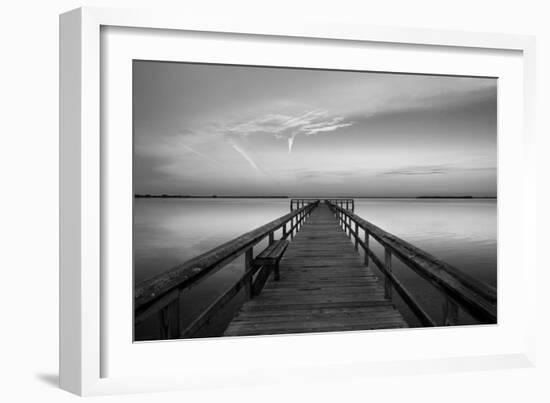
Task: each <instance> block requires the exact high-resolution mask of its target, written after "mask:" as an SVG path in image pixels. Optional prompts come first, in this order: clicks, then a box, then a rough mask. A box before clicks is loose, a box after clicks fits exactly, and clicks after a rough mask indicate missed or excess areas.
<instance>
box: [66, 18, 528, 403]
mask: <svg viewBox="0 0 550 403" xmlns="http://www.w3.org/2000/svg"><path fill="white" fill-rule="evenodd" d="M108 27H117V28H116V29H117V30H124V29H128V30H130V31H131V30H136V29H146V30H156V31H154V32H157V33H158V32H160V33H162V32H165V33H167V32H171V33H174V32H176V33H177V32H181V33H185V32H192V33H193V35H194V36H195V37H198V38H200V37H201V35H206V34H207V33H218V35H217V38H218V39H219V38H222V40H223V36H224V35H225V36H227V38H228V40H229V38H230V37H235V36H239V37H240V36H246V37H248V38H251V37H252V38H253V39H254V40H259V41H261V40H264V39H269V40H271V41H275V42H276V41H278V40H281V41H282V42H284V41H285V40H287V39H288V40H296V41H304V43H305V45H306V46H307V45H308V44H311V41H317V40H318V41H325V42H326V41H328V42H330V43H328V42H327V44H328V45H327V46H332V47H334V48H335V49H337V48H338V47H339V46H340V47H341V46H344V45H345V44H359V45H361V44H369V43H371V44H372V43H377V44H388V45H400V46H416V47H421V48H422V49H428V50H429V49H432V48H433V49H436V50H437V49H439V50H445V51H450V52H451V53H452V52H454V53H456V55H455V56H453V57H455V58H456V60H460V58H461V57H466V56H463V55H462V53H461V52H462V51H463V50H464V52H466V53H468V52H470V53H472V54H479V55H483V54H484V53H487V52H488V53H490V52H496V53H498V52H504V53H505V52H513V53H514V55H515V56H514V61H511V62H510V63H511V64H510V66H516V67H517V69H516V68H515V67H511V69H510V70H509V73H505V74H510V77H512V76H514V80H516V81H517V82H518V83H519V82H521V86H516V87H514V88H515V90H514V91H519V95H520V96H521V95H522V96H521V97H520V100H519V101H517V99H516V100H515V101H514V102H516V104H512V103H510V104H509V105H510V106H509V108H510V109H508V110H512V109H511V108H512V107H514V108H516V107H517V106H518V105H517V103H518V102H519V103H520V104H521V110H520V111H519V110H518V111H517V114H515V115H517V116H515V117H514V119H516V120H514V121H507V123H506V127H504V129H506V128H507V127H510V128H513V127H515V128H519V132H518V133H516V134H513V133H512V132H510V136H511V137H512V138H511V140H510V143H508V142H506V141H504V142H503V143H504V145H502V144H501V145H499V147H501V146H502V147H506V149H507V150H512V149H513V148H514V147H516V146H519V147H521V150H522V151H521V152H522V153H523V157H524V158H523V160H522V169H520V170H518V171H517V173H516V174H514V175H515V177H514V178H510V183H511V184H513V185H514V187H515V189H516V190H515V191H516V194H517V196H514V200H513V201H510V204H509V207H506V208H505V211H507V212H508V213H509V214H511V213H512V212H518V213H520V214H521V216H520V217H521V219H519V218H517V219H516V220H515V221H514V222H513V223H511V224H510V225H511V226H512V225H513V226H514V228H517V230H518V233H516V234H514V236H515V238H516V240H517V239H521V242H518V243H519V244H520V246H518V248H517V249H516V251H515V252H509V251H502V250H499V261H501V260H502V259H501V258H502V257H503V256H504V255H503V253H506V254H511V253H514V255H513V256H512V255H510V256H508V255H506V256H504V257H506V258H507V260H510V261H513V262H519V263H520V266H521V273H522V275H521V279H522V285H523V286H522V287H521V289H520V291H518V293H520V294H521V297H522V298H521V299H522V302H521V306H520V307H519V308H521V309H522V311H523V312H524V313H525V312H526V313H527V314H525V315H524V317H523V318H522V320H521V321H515V320H513V319H514V318H517V313H510V316H509V320H508V317H507V316H506V315H507V314H508V313H507V310H508V309H509V308H507V305H506V304H502V302H503V301H502V299H501V298H506V295H507V294H506V292H504V294H502V293H501V291H502V290H503V289H504V291H506V284H504V285H503V286H501V284H500V277H499V326H496V327H485V328H484V327H480V328H478V329H477V330H472V329H471V328H470V329H465V328H462V329H460V328H456V329H445V332H446V333H442V332H441V331H440V330H438V329H435V330H430V331H426V330H423V329H417V330H415V331H414V332H415V333H409V334H408V335H407V336H406V337H407V339H408V340H407V342H415V341H420V342H421V340H422V339H426V340H430V342H429V343H430V344H431V343H436V344H437V340H438V339H445V338H447V340H457V339H463V340H465V343H466V344H467V345H466V347H465V348H464V349H462V350H461V349H455V350H453V351H449V354H446V353H445V350H444V346H440V347H441V348H440V349H434V352H433V354H428V353H426V352H425V351H424V352H422V351H421V352H420V353H419V354H417V355H415V356H413V355H409V356H406V355H403V353H404V352H403V351H400V350H399V349H396V351H395V354H394V355H393V356H388V358H387V359H384V358H381V357H374V358H373V359H367V358H366V357H365V356H364V355H362V354H361V353H357V354H356V355H355V356H354V355H352V353H353V352H352V351H340V352H338V354H329V355H328V356H325V357H322V358H320V359H313V357H314V355H313V354H314V350H311V351H309V352H308V350H307V346H308V345H313V346H315V348H319V347H320V346H321V345H324V346H325V347H327V350H329V351H333V350H334V346H336V345H340V344H341V343H342V341H344V340H345V343H346V344H349V345H355V346H357V345H360V343H362V341H364V340H367V339H368V341H369V342H372V341H375V340H376V342H377V343H385V342H384V341H380V340H381V337H382V336H383V337H384V339H388V340H390V339H391V341H388V342H387V343H388V345H389V344H390V343H391V342H392V341H395V340H398V338H399V337H401V336H399V335H400V333H399V332H386V333H380V332H378V333H377V332H374V333H365V332H353V333H347V334H335V335H325V336H323V338H319V336H314V335H299V336H296V335H295V336H278V337H275V338H267V339H266V338H248V339H247V342H246V346H244V345H243V342H242V340H237V339H227V340H223V342H222V341H221V340H219V339H218V340H210V341H208V340H206V341H192V343H193V350H194V351H198V352H199V353H200V350H201V348H202V347H201V346H202V344H201V343H210V344H207V346H208V348H210V349H212V348H213V346H216V347H215V352H216V354H215V355H216V356H215V357H213V358H211V359H210V360H206V361H205V363H201V365H200V368H199V359H200V358H199V355H198V354H196V355H191V351H188V352H186V353H185V354H189V355H186V360H185V361H184V360H180V361H179V362H178V363H176V364H174V362H170V363H168V362H165V363H166V364H167V365H166V367H167V370H166V371H165V372H162V373H158V374H157V375H153V374H150V373H148V372H147V371H139V368H138V370H137V371H136V372H132V371H130V368H125V367H123V366H119V367H117V370H111V369H110V368H109V366H108V365H107V364H106V362H108V361H109V360H113V358H112V357H111V356H113V357H114V355H115V354H113V351H122V350H124V351H126V353H125V354H128V355H126V356H122V355H120V354H119V356H118V358H117V359H119V360H127V361H128V362H130V363H132V362H133V361H132V357H131V356H130V354H131V355H133V354H144V355H143V357H145V358H146V359H147V360H152V359H155V360H157V361H156V363H157V364H158V362H162V360H165V361H166V360H167V358H166V354H178V353H175V351H176V349H180V350H181V347H182V346H183V347H184V345H183V344H182V343H179V342H170V343H166V342H165V343H156V344H157V346H153V344H155V343H147V344H145V345H144V344H142V345H141V346H142V347H139V350H140V351H135V349H134V351H135V352H132V348H133V347H135V346H133V345H132V343H131V340H127V342H128V343H129V345H128V346H126V347H128V349H125V348H126V347H124V346H122V345H116V344H113V343H115V342H116V341H113V340H111V336H110V335H109V334H111V335H112V333H113V332H117V330H114V329H113V326H112V323H113V322H112V321H110V320H109V319H107V318H108V317H109V315H112V313H111V312H112V311H111V308H112V305H110V304H111V302H108V301H112V298H111V299H109V298H108V296H109V293H110V292H112V289H113V287H114V286H112V285H110V291H109V290H108V289H107V288H109V287H106V286H105V281H106V279H111V277H109V275H108V274H109V273H105V271H102V268H103V270H105V267H106V266H108V264H107V263H108V262H106V260H105V259H106V257H105V256H106V254H105V251H106V250H107V249H108V248H106V244H105V243H104V242H106V241H105V237H104V232H103V231H104V230H103V229H102V228H103V227H105V226H108V225H107V224H106V223H105V220H108V219H109V216H107V217H106V216H105V214H104V212H103V213H102V208H104V206H105V203H109V200H108V199H109V198H108V197H106V196H105V194H106V193H108V190H109V187H108V185H107V182H108V176H109V175H110V174H112V172H111V171H109V169H106V165H105V163H106V160H108V156H106V152H105V147H106V146H108V147H111V145H112V144H111V143H109V141H105V139H102V135H101V133H102V132H103V131H105V130H108V129H109V128H108V127H107V126H108V124H106V125H107V126H104V122H103V121H102V120H101V119H102V118H103V119H104V118H105V115H106V113H105V112H109V111H105V110H102V107H103V105H102V101H103V100H104V98H103V96H104V95H102V94H107V93H109V91H111V92H114V93H115V98H116V94H117V91H122V90H121V89H120V88H119V89H114V90H111V88H110V87H108V88H106V87H105V86H110V84H109V81H107V83H105V82H104V81H102V72H103V70H102V68H103V67H104V64H105V61H104V60H102V57H104V56H105V55H109V53H108V52H107V53H105V52H104V49H102V47H105V45H106V43H105V42H104V40H105V38H102V31H105V29H107V30H108V29H109V28H108ZM136 32H137V31H136ZM147 32H148V33H150V32H153V31H147ZM128 35H129V36H132V35H133V34H132V32H124V33H123V36H128ZM145 35H147V33H145ZM161 36H162V34H161V35H160V36H158V37H156V38H155V37H153V38H152V39H151V38H149V39H147V41H146V42H147V46H149V47H150V46H154V43H155V41H158V42H159V43H160V41H162V40H163V39H162V38H161ZM172 36H173V35H172ZM175 36H176V38H171V39H170V40H178V38H177V34H176V35H175ZM281 38H282V39H281ZM325 42H323V43H325ZM120 43H121V42H119V43H118V44H119V45H120ZM112 44H113V46H116V45H117V43H116V40H115V41H113V42H109V46H111V45H112ZM147 46H144V47H145V48H146V47H147ZM191 46H192V45H191ZM283 46H284V45H283ZM165 47H166V46H164V47H163V46H159V48H162V49H164V48H165ZM60 49H61V53H60V99H61V100H60V384H61V387H62V388H63V389H66V390H68V391H71V392H73V393H76V394H80V395H96V394H112V393H135V392H140V391H159V390H175V389H186V388H197V387H211V386H222V385H227V384H230V383H231V384H232V385H233V386H235V385H240V386H244V385H251V384H255V383H262V382H267V383H269V382H273V381H274V380H276V381H277V382H280V381H291V380H292V379H293V378H295V377H297V376H299V377H300V379H305V378H307V379H310V380H314V381H320V380H324V379H329V378H330V379H334V378H338V377H345V376H347V375H346V374H353V376H355V377H356V376H368V375H369V374H374V373H377V374H380V373H389V374H394V373H401V374H403V373H404V374H409V373H418V372H419V371H420V372H426V371H428V372H436V371H449V370H450V371H454V370H474V369H481V368H485V369H486V368H511V367H516V368H517V367H527V366H532V365H533V363H534V357H535V354H534V351H535V350H534V348H535V346H534V338H535V334H534V332H535V318H534V312H535V281H536V267H537V265H536V262H535V253H533V251H532V248H534V246H533V243H530V242H528V240H527V235H526V234H528V233H530V232H533V231H534V228H535V223H536V216H535V209H534V207H533V205H534V196H533V195H534V186H535V185H534V181H532V180H531V179H530V178H532V176H533V173H534V172H535V164H534V159H531V158H529V155H531V153H532V150H533V136H534V134H533V126H532V125H533V113H534V90H535V74H534V66H535V64H534V57H535V55H534V52H535V51H534V49H535V46H534V39H533V38H532V37H529V36H521V35H504V34H487V33H467V32H456V31H443V30H437V31H429V30H417V29H408V28H381V27H369V26H354V25H342V24H333V23H326V22H304V23H303V24H300V25H297V24H293V23H285V22H281V21H270V20H269V18H268V17H266V18H265V19H261V20H258V19H257V20H254V21H248V20H246V18H244V17H243V18H242V19H231V20H213V19H200V18H196V16H193V15H177V16H175V15H171V14H169V13H159V12H150V11H144V10H114V9H103V8H81V9H77V10H73V11H70V12H68V13H65V14H63V15H61V17H60ZM422 51H424V50H422ZM167 54H168V53H167ZM125 57H132V55H131V54H130V53H128V54H127V55H126V56H125ZM196 57H200V55H198V56H196ZM257 57H259V56H257ZM426 57H427V58H429V57H432V56H429V55H428V56H426ZM472 57H475V55H474V56H472ZM247 60H248V59H247ZM472 60H473V59H472ZM123 62H124V61H122V63H123ZM319 63H323V61H322V60H321V61H320V62H319ZM331 67H334V66H331ZM519 67H521V68H519ZM435 68H436V67H434V69H435ZM442 68H443V67H442ZM472 71H473V70H472ZM442 72H443V71H442ZM511 81H512V80H510V82H511ZM505 94H508V95H505V96H506V97H507V98H509V97H510V94H512V92H506V91H505ZM507 98H506V99H504V101H506V102H507ZM120 99H122V100H124V99H127V98H124V97H121V98H120ZM500 101H501V98H499V102H500ZM510 102H511V101H510ZM109 105H114V103H113V102H112V99H111V98H109ZM505 105H508V104H505ZM114 107H115V108H116V105H115V106H114ZM126 107H128V105H126ZM122 108H124V105H122ZM514 110H517V108H516V109H514ZM505 111H506V109H505ZM499 113H502V110H501V109H499ZM518 125H519V126H518ZM501 129H503V127H501V126H499V136H501V135H502V132H500V131H501ZM122 146H124V145H123V144H122ZM516 149H517V147H516ZM507 152H508V151H506V150H504V151H502V149H499V153H500V154H499V169H500V168H501V164H503V166H504V167H506V166H509V165H510V162H509V160H508V159H506V155H507ZM501 157H503V158H501ZM123 165H124V164H123ZM127 169H130V173H131V165H130V166H129V167H128V166H127V165H126V171H124V172H119V174H120V173H122V174H126V175H127V174H128V171H127ZM500 172H501V171H499V175H500V176H499V203H500V200H501V196H502V193H501V190H500V189H501V188H502V187H501V180H502V175H501V174H500ZM503 172H505V173H507V172H509V170H506V169H505V170H504V171H503ZM122 176H124V175H122ZM506 186H508V185H506ZM506 186H505V190H504V191H505V193H504V196H505V198H504V199H503V200H505V201H506V200H507V198H506V195H508V194H511V193H506ZM518 186H519V189H521V190H519V191H518V190H517V189H518ZM508 189H510V190H511V191H512V190H513V189H512V187H511V186H510V187H509V188H508ZM106 190H107V192H106ZM106 199H107V201H106ZM508 199H510V198H509V197H508ZM122 207H124V206H122ZM109 208H111V207H109ZM499 209H500V207H499ZM499 214H500V211H499ZM509 214H507V216H508V215H509ZM501 217H502V215H501V216H500V217H499V224H500V219H501ZM102 220H103V221H102ZM500 236H501V234H500V233H499V242H500V241H501V239H500ZM111 239H112V237H111ZM128 242H129V240H126V241H125V243H126V244H127V243H128ZM128 252H129V251H126V253H128ZM508 257H509V258H510V259H508ZM499 270H500V268H499ZM500 274H502V273H501V272H499V276H500ZM117 284H118V283H117ZM503 287H504V288H503ZM128 292H130V293H131V291H128V289H126V290H125V293H126V294H127V293H128ZM503 295H504V296H503ZM128 303H130V304H131V301H128ZM501 309H503V310H504V315H505V316H504V319H505V320H504V323H503V324H502V323H501V321H500V318H501V316H500V314H501V312H500V310H501ZM530 312H533V314H530ZM514 315H516V316H514ZM530 315H533V317H531V316H530ZM107 328H109V329H111V330H110V333H109V331H108V329H107ZM495 329H496V330H495ZM130 331H131V330H130ZM381 335H382V336H381ZM495 336H498V337H499V338H501V339H502V340H503V341H502V343H501V344H498V343H495V344H498V346H496V347H495V348H494V349H493V350H491V351H489V350H485V348H486V347H484V346H485V345H483V343H480V344H479V345H478V346H477V348H474V346H473V345H469V344H468V343H471V344H473V343H474V342H473V340H475V339H479V340H481V339H483V338H486V339H487V340H490V339H491V338H494V337H495ZM213 342H214V343H216V344H213ZM161 344H162V345H161ZM188 345H189V344H188ZM283 348H285V349H286V348H291V349H293V351H302V352H303V354H302V355H300V354H296V355H295V356H294V357H293V359H286V360H279V361H277V352H278V351H279V350H278V349H283ZM160 349H162V351H161V350H160ZM143 350H147V351H143ZM228 350H232V351H234V352H235V353H234V354H236V355H231V354H229V353H228ZM382 350H383V348H382ZM419 350H422V348H420V349H419ZM182 351H183V350H182ZM182 351H179V353H180V354H184V352H182ZM243 351H244V354H245V355H246V354H248V355H250V357H253V356H258V354H260V353H262V352H266V351H267V352H271V355H269V353H268V354H267V356H266V357H264V360H265V362H264V364H263V366H261V367H258V368H257V369H260V370H261V371H252V369H254V368H253V366H254V364H255V363H254V362H253V361H252V358H250V359H249V360H248V361H247V359H246V357H245V358H244V359H242V362H240V363H236V362H235V356H236V357H239V356H240V357H241V358H242V357H244V356H243ZM308 353H311V354H309V355H308ZM224 354H228V355H224ZM400 354H401V355H400ZM279 355H280V354H279ZM140 357H141V356H140ZM147 357H148V358H147ZM159 357H160V358H159ZM140 359H141V358H140ZM159 360H160V361H159ZM216 360H218V361H219V362H218V364H219V365H212V364H213V363H216V362H217V361H216ZM231 360H233V361H231ZM115 361H116V360H115ZM137 361H138V362H139V360H137ZM142 362H143V363H144V364H143V365H144V366H148V365H151V361H142ZM224 362H225V364H224ZM228 363H230V364H231V365H228ZM168 364H169V365H168ZM195 364H196V367H195V368H194V369H195V370H194V371H193V374H194V376H190V372H189V368H191V367H192V366H193V365H195ZM132 365H133V366H134V367H135V363H133V364H132ZM197 368H198V369H197ZM304 368H308V371H307V374H305V375H304V371H303V369H304ZM205 374H208V376H205Z"/></svg>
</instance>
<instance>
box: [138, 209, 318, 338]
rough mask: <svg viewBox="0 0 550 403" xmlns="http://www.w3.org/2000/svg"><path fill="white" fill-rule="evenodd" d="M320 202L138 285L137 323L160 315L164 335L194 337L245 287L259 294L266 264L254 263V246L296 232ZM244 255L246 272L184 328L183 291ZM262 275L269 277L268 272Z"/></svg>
mask: <svg viewBox="0 0 550 403" xmlns="http://www.w3.org/2000/svg"><path fill="white" fill-rule="evenodd" d="M318 204H319V200H317V199H313V200H311V201H309V202H308V203H307V204H304V205H303V207H300V208H298V209H295V210H293V211H291V212H290V213H289V214H286V215H284V216H282V217H279V218H277V219H276V220H273V221H271V222H269V223H267V224H265V225H263V226H261V227H259V228H256V229H254V230H252V231H250V232H247V233H246V234H244V235H241V236H239V237H238V238H235V239H233V240H231V241H229V242H226V243H224V244H222V245H220V246H218V247H216V248H214V249H212V250H211V251H209V252H206V253H204V254H202V255H200V256H198V257H195V258H193V259H191V260H189V261H187V262H185V263H183V264H181V265H179V266H177V267H175V268H173V269H171V270H168V271H167V272H165V273H162V274H159V275H157V276H155V277H153V278H151V279H150V280H147V281H145V282H143V283H141V284H139V285H137V287H136V288H135V291H134V312H135V316H134V326H135V325H139V324H140V323H142V322H143V321H144V320H147V319H148V318H149V317H151V316H153V315H158V319H159V321H158V322H159V326H160V338H161V339H176V338H182V337H193V336H194V335H195V334H196V333H197V332H198V331H199V330H201V329H202V328H203V327H204V326H205V325H207V324H208V323H209V322H210V320H211V318H213V316H214V315H215V314H216V313H218V312H219V311H220V310H221V309H222V308H223V307H224V306H225V305H227V303H228V302H230V301H231V300H232V299H233V297H235V296H236V295H237V294H238V293H239V292H240V291H241V290H242V289H245V290H246V295H247V297H248V298H252V297H253V295H254V294H256V295H257V294H258V293H259V292H261V287H262V285H263V284H256V283H258V282H260V283H261V280H262V279H258V277H259V272H260V270H262V269H263V267H262V266H256V265H254V264H253V260H254V251H253V248H254V246H255V245H257V244H259V243H260V242H262V241H263V240H264V239H266V238H267V239H268V242H269V244H270V245H271V244H272V243H273V242H275V232H276V231H278V230H281V239H286V238H288V237H292V236H294V235H295V234H296V232H298V230H299V229H300V228H301V227H302V226H303V224H304V221H305V220H306V218H307V217H308V216H309V215H310V214H311V211H312V210H313V209H314V208H315V207H316V206H317V205H318ZM241 255H244V256H245V262H244V271H243V275H242V276H241V277H240V278H239V279H238V280H237V281H236V282H235V283H234V284H233V285H232V286H231V287H230V288H229V289H227V290H226V291H225V292H224V293H223V294H222V295H221V296H219V297H218V298H217V299H216V300H215V301H214V302H213V303H212V304H210V305H209V306H208V307H207V308H206V310H204V311H203V312H202V313H201V314H200V315H199V316H198V317H197V318H196V319H195V320H194V321H193V322H192V323H191V324H189V325H188V326H187V327H186V328H185V329H181V316H180V304H181V302H180V297H181V295H182V294H183V293H185V292H186V291H188V290H189V289H191V288H192V287H194V286H196V285H198V284H200V283H201V282H202V281H204V280H205V279H207V278H208V277H210V276H211V275H213V274H214V273H216V272H217V271H219V270H220V269H222V268H223V267H224V266H226V265H227V264H229V263H230V262H232V261H233V260H235V259H236V258H238V257H239V256H241ZM268 274H269V273H267V275H268ZM255 276H256V277H255ZM262 277H264V278H263V281H265V276H262ZM258 280H260V281H258Z"/></svg>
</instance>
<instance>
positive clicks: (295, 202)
mask: <svg viewBox="0 0 550 403" xmlns="http://www.w3.org/2000/svg"><path fill="white" fill-rule="evenodd" d="M318 201H319V199H314V198H310V197H309V198H308V197H306V198H293V199H290V211H294V210H296V209H300V208H302V207H304V206H307V205H308V204H309V203H316V202H318Z"/></svg>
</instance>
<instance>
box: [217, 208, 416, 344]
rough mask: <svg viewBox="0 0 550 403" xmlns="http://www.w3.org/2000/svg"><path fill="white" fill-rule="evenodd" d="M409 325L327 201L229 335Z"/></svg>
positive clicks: (234, 323)
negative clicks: (274, 275) (278, 275)
mask: <svg viewBox="0 0 550 403" xmlns="http://www.w3.org/2000/svg"><path fill="white" fill-rule="evenodd" d="M399 327H407V323H406V322H405V320H404V319H403V317H402V316H401V314H400V313H399V312H398V311H397V310H396V309H395V308H394V307H393V304H392V301H391V300H390V299H389V298H386V296H385V295H384V285H383V283H382V282H381V281H380V280H379V279H378V278H377V277H376V275H375V274H374V273H373V272H372V270H371V269H370V268H368V267H365V265H364V264H363V261H362V259H361V256H360V255H359V253H358V252H357V250H356V249H355V247H354V245H353V244H352V243H351V242H350V240H349V238H348V236H347V235H346V233H345V232H344V230H342V228H341V227H340V226H339V224H338V220H337V219H336V217H335V216H334V213H333V212H332V211H331V210H330V208H329V207H328V205H327V204H325V203H323V204H321V205H320V206H319V207H318V208H316V209H315V210H314V211H313V213H312V214H311V216H310V217H309V219H308V221H307V223H306V224H305V225H304V227H303V228H302V229H301V230H300V232H298V234H297V235H296V237H295V238H294V239H293V241H292V242H291V244H290V246H289V247H288V249H287V251H286V253H285V255H284V257H283V258H282V260H281V267H280V280H279V281H271V282H269V283H268V284H267V285H266V286H265V288H264V290H263V291H262V293H261V295H259V296H258V297H257V298H253V299H251V300H249V301H248V302H246V303H245V304H244V305H243V307H242V308H241V310H240V312H239V313H238V314H237V316H236V317H235V318H234V319H233V321H232V322H231V323H230V324H229V326H228V328H227V329H226V331H225V333H224V335H225V336H246V335H258V334H280V333H299V332H327V331H342V330H357V329H361V330H365V329H387V328H399Z"/></svg>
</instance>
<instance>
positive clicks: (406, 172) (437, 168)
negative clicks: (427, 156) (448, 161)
mask: <svg viewBox="0 0 550 403" xmlns="http://www.w3.org/2000/svg"><path fill="white" fill-rule="evenodd" d="M457 171H496V167H492V166H482V167H460V166H454V165H417V166H409V167H403V168H396V169H390V170H388V171H383V172H380V173H379V174H378V175H379V176H411V175H445V174H448V173H452V172H457Z"/></svg>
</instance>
